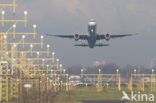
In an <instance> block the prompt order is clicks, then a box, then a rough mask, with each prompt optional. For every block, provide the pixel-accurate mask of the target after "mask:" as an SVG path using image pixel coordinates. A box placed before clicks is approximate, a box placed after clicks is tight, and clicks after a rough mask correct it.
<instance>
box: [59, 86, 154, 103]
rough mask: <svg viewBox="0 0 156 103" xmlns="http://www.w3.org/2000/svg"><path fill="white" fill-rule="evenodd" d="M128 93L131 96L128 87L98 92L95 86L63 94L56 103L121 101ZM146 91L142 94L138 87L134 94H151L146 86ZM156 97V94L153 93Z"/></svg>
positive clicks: (109, 88) (76, 88) (112, 87)
mask: <svg viewBox="0 0 156 103" xmlns="http://www.w3.org/2000/svg"><path fill="white" fill-rule="evenodd" d="M123 90H124V91H126V93H127V94H128V95H130V94H131V91H130V90H128V89H127V87H125V86H123V87H122V90H121V91H118V89H117V87H116V86H111V87H108V88H103V91H101V92H98V91H97V88H96V87H94V86H89V87H87V88H86V87H85V86H84V87H79V86H77V87H74V88H73V89H72V90H71V91H70V92H61V93H60V94H59V95H58V96H57V98H56V101H63V102H62V103H77V101H79V102H81V101H84V100H121V98H122V96H123V94H122V91H123ZM145 90H146V91H144V92H141V91H140V90H138V89H137V88H136V87H135V88H134V90H133V91H134V92H135V93H138V92H141V93H143V94H144V93H145V94H151V92H150V90H149V88H148V87H147V86H146V88H145ZM153 94H154V95H156V93H155V92H154V93H153ZM132 103H134V102H132ZM135 103H150V102H135Z"/></svg>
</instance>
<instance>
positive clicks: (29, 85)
mask: <svg viewBox="0 0 156 103" xmlns="http://www.w3.org/2000/svg"><path fill="white" fill-rule="evenodd" d="M24 87H25V88H31V87H32V85H31V84H24Z"/></svg>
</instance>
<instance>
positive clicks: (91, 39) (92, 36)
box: [47, 19, 136, 48]
mask: <svg viewBox="0 0 156 103" xmlns="http://www.w3.org/2000/svg"><path fill="white" fill-rule="evenodd" d="M96 30H97V23H96V21H95V20H94V19H91V20H90V21H89V22H88V34H89V35H79V34H74V35H51V34H47V36H55V37H61V38H70V39H75V41H78V40H87V41H88V44H85V43H82V44H76V45H75V46H81V47H90V48H94V47H102V46H109V44H102V43H98V44H97V43H96V42H97V41H98V40H102V39H105V40H106V41H109V40H110V39H114V38H121V37H126V36H132V35H136V34H121V35H110V34H98V33H97V31H96Z"/></svg>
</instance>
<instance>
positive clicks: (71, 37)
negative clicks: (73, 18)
mask: <svg viewBox="0 0 156 103" xmlns="http://www.w3.org/2000/svg"><path fill="white" fill-rule="evenodd" d="M46 35H47V36H55V37H60V38H69V39H73V38H74V35H52V34H46ZM78 36H79V39H82V40H86V39H87V38H88V36H87V35H78Z"/></svg>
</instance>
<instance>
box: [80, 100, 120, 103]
mask: <svg viewBox="0 0 156 103" xmlns="http://www.w3.org/2000/svg"><path fill="white" fill-rule="evenodd" d="M82 103H121V101H119V100H112V101H83V102H82Z"/></svg>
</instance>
